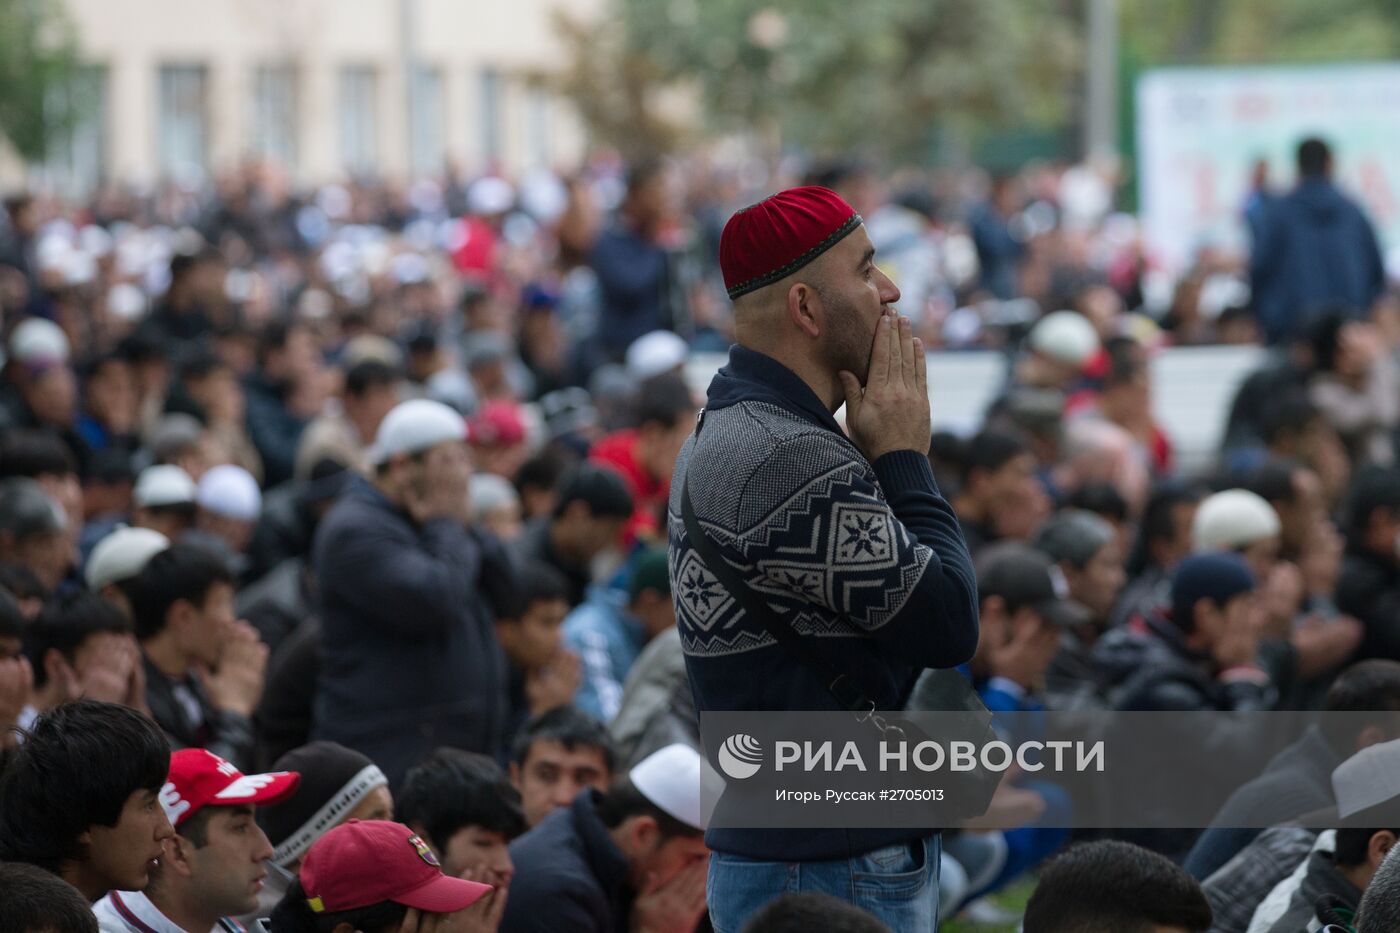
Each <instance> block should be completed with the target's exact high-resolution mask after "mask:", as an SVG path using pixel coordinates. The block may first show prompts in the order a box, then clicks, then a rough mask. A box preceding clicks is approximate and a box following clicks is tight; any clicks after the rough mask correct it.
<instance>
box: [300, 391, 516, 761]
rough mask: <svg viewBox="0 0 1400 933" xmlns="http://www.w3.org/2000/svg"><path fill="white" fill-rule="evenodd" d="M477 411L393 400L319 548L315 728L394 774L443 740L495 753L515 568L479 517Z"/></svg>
mask: <svg viewBox="0 0 1400 933" xmlns="http://www.w3.org/2000/svg"><path fill="white" fill-rule="evenodd" d="M466 430H467V429H466V423H465V421H463V419H462V417H461V416H460V415H458V414H457V413H456V412H455V411H453V410H452V409H451V408H449V407H447V406H446V405H443V404H441V403H439V402H433V401H428V400H426V399H414V400H413V401H408V402H404V403H402V404H401V405H398V406H396V407H395V408H394V410H393V411H391V412H389V414H388V415H387V416H386V417H385V418H384V421H383V423H382V424H380V426H379V433H378V436H377V437H376V438H375V443H374V447H373V448H372V450H371V459H372V460H373V461H374V464H375V475H374V478H373V480H372V481H366V480H363V479H360V478H358V477H357V478H355V479H354V480H353V481H352V483H351V485H350V487H349V488H348V489H347V490H346V492H345V493H344V494H343V495H342V496H341V498H340V500H339V501H338V502H337V503H336V504H335V506H334V507H333V508H332V509H331V511H330V512H329V513H328V514H327V515H326V517H325V519H324V520H323V521H322V523H321V526H320V528H319V529H318V531H317V535H316V543H315V545H314V548H313V551H312V565H313V568H314V570H315V573H316V577H317V580H318V581H319V586H320V594H321V613H322V623H323V628H324V636H323V644H324V652H325V657H324V662H323V668H322V673H321V680H320V689H319V690H318V693H317V696H316V710H315V723H316V725H315V729H314V731H313V734H312V738H316V739H329V740H331V741H334V742H339V743H341V744H342V745H346V746H348V747H350V748H353V749H355V750H357V751H360V752H363V753H364V754H366V755H368V756H369V757H370V758H372V759H373V760H374V761H376V762H377V763H378V764H379V766H380V767H382V768H383V769H384V772H385V773H386V774H387V775H388V776H389V781H390V784H391V785H392V784H394V783H395V782H397V781H398V780H400V779H401V778H402V777H403V775H404V772H406V771H407V770H408V768H409V767H411V766H412V765H413V764H415V763H417V762H418V761H420V760H421V759H422V758H423V757H424V756H426V755H427V754H428V753H429V752H430V751H432V750H433V749H434V748H436V747H437V746H439V745H451V746H454V747H457V748H464V749H466V750H468V751H477V752H482V753H485V754H494V753H496V752H497V751H499V750H500V749H501V748H503V746H504V744H505V741H506V736H505V734H504V733H505V723H506V716H507V708H506V666H505V657H504V655H503V654H502V652H501V649H500V646H499V645H498V644H497V643H496V639H495V632H494V629H493V623H492V607H494V606H496V605H500V604H501V603H502V600H503V599H504V597H505V595H506V594H507V593H509V592H510V587H511V585H512V584H511V580H512V574H511V572H510V570H509V562H508V559H507V558H506V557H505V554H504V551H503V550H502V549H501V547H500V545H499V543H498V542H496V541H495V540H494V539H492V538H490V537H488V536H486V535H481V534H479V533H477V532H475V531H473V530H470V529H469V528H468V527H467V518H468V497H467V493H468V480H469V477H470V475H471V463H470V458H469V455H468V452H467V445H466Z"/></svg>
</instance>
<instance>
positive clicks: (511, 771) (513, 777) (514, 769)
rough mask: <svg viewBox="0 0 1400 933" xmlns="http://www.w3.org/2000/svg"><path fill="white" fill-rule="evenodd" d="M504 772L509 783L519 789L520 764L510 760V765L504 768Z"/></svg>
mask: <svg viewBox="0 0 1400 933" xmlns="http://www.w3.org/2000/svg"><path fill="white" fill-rule="evenodd" d="M506 774H507V776H508V777H509V778H510V783H511V784H512V785H513V786H514V787H515V789H516V790H519V789H520V764H519V762H515V761H512V762H511V763H510V767H509V768H507V769H506Z"/></svg>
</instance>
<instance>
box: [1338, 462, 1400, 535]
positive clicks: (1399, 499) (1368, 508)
mask: <svg viewBox="0 0 1400 933" xmlns="http://www.w3.org/2000/svg"><path fill="white" fill-rule="evenodd" d="M1377 509H1386V510H1388V511H1392V512H1393V511H1400V470H1395V469H1391V468H1388V467H1363V468H1361V469H1360V470H1357V471H1356V475H1355V476H1353V477H1352V481H1351V490H1350V492H1349V493H1348V494H1347V504H1346V508H1345V510H1344V517H1345V519H1346V521H1345V524H1346V528H1345V531H1346V535H1347V537H1348V538H1352V539H1354V540H1355V539H1359V538H1360V537H1361V536H1362V535H1364V534H1365V533H1366V529H1367V526H1369V525H1370V524H1371V514H1372V513H1373V512H1375V511H1376V510H1377Z"/></svg>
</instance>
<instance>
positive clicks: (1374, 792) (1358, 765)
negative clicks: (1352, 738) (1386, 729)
mask: <svg viewBox="0 0 1400 933" xmlns="http://www.w3.org/2000/svg"><path fill="white" fill-rule="evenodd" d="M1397 767H1400V739H1393V740H1391V741H1389V742H1378V743H1376V744H1375V745H1368V746H1366V747H1365V748H1363V749H1361V751H1359V752H1357V753H1356V754H1355V755H1352V756H1351V757H1350V758H1348V759H1347V760H1346V761H1343V762H1342V763H1341V764H1339V765H1337V767H1336V768H1335V769H1334V770H1333V771H1332V791H1333V793H1334V794H1336V797H1337V815H1338V816H1340V817H1341V818H1342V819H1346V818H1347V817H1349V816H1352V815H1353V814H1356V813H1360V812H1361V811H1362V810H1369V809H1371V808H1372V807H1374V806H1378V805H1380V804H1383V803H1385V802H1386V801H1389V800H1394V799H1395V798H1396V797H1400V782H1397V781H1396V780H1395V774H1396V768H1397Z"/></svg>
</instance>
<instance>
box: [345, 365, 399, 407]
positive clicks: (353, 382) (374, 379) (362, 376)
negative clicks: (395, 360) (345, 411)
mask: <svg viewBox="0 0 1400 933" xmlns="http://www.w3.org/2000/svg"><path fill="white" fill-rule="evenodd" d="M398 381H399V374H398V371H397V370H396V369H394V367H392V366H390V365H389V364H388V363H385V362H383V361H382V360H361V361H360V362H358V363H356V364H355V365H354V366H351V367H350V368H349V369H348V370H346V371H345V394H346V395H353V396H354V397H355V398H363V397H364V395H365V393H367V392H369V390H370V389H378V388H384V387H386V386H393V385H394V384H396V383H397V382H398Z"/></svg>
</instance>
